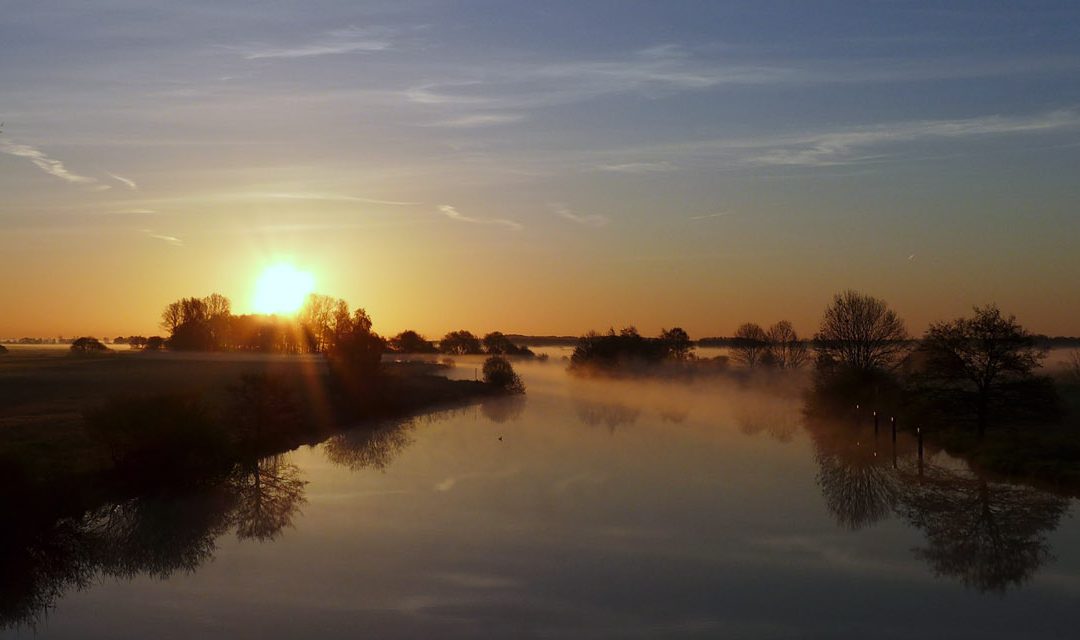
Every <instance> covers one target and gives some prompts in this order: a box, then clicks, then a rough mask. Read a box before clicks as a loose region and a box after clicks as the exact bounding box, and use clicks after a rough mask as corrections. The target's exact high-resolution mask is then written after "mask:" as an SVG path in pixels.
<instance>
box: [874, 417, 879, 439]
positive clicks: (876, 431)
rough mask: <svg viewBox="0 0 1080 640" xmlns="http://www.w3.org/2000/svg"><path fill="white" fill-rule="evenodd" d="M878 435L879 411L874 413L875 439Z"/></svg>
mask: <svg viewBox="0 0 1080 640" xmlns="http://www.w3.org/2000/svg"><path fill="white" fill-rule="evenodd" d="M877 434H878V414H877V411H875V412H874V437H875V438H876V437H877Z"/></svg>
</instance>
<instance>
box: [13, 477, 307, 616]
mask: <svg viewBox="0 0 1080 640" xmlns="http://www.w3.org/2000/svg"><path fill="white" fill-rule="evenodd" d="M196 486H198V488H197V489H194V490H190V489H189V490H180V489H160V490H158V491H157V492H155V493H152V494H148V495H141V496H136V497H132V498H127V499H125V500H121V501H117V502H110V503H107V504H105V505H102V506H99V507H96V508H93V509H90V510H87V511H83V512H81V513H79V514H77V515H66V516H60V517H57V516H56V515H53V514H49V513H47V512H41V511H38V509H37V508H36V506H35V505H33V504H31V503H28V502H26V501H22V500H20V501H19V502H17V503H15V505H14V506H12V505H7V506H9V507H11V508H10V509H9V511H14V512H19V513H21V514H23V515H24V517H21V518H16V519H15V522H14V524H12V525H10V526H6V527H4V528H3V529H0V575H2V576H3V580H2V581H0V629H2V628H7V627H15V626H29V627H32V628H33V627H35V626H36V625H37V624H38V623H39V622H40V621H41V619H42V618H43V617H44V616H45V614H46V613H47V612H48V610H49V608H51V607H52V606H53V603H54V602H55V601H56V600H57V599H58V598H60V597H61V596H63V595H64V594H65V593H66V592H68V591H70V590H72V589H81V588H84V587H86V586H88V585H89V584H91V583H92V582H93V580H94V579H95V578H96V577H98V576H110V577H116V578H122V579H131V578H135V577H137V576H139V575H149V576H151V577H154V578H159V579H165V578H168V577H169V576H171V575H173V574H174V573H176V572H193V571H195V569H196V568H198V567H199V566H200V565H201V564H202V563H204V562H206V561H207V560H209V559H210V558H211V557H212V556H213V554H214V552H215V551H216V550H217V540H218V538H220V536H222V535H224V534H226V533H227V532H228V531H229V530H230V529H232V530H235V532H236V535H237V537H238V538H240V539H242V540H247V539H254V540H260V541H265V540H272V539H274V538H275V537H277V536H278V535H279V534H280V532H281V530H282V529H283V528H285V527H287V526H290V525H291V523H292V519H293V517H294V516H295V515H296V514H297V513H298V512H299V508H300V506H301V505H302V504H303V503H304V501H305V498H304V491H305V486H306V482H305V481H304V480H302V479H301V477H300V469H299V468H298V467H297V466H296V465H293V464H288V463H286V462H284V460H283V459H282V457H281V456H271V457H268V458H264V459H262V460H259V461H257V462H252V463H247V464H241V465H237V466H236V467H235V468H234V469H233V470H232V471H231V472H230V473H229V474H227V475H226V476H225V477H224V478H216V479H207V480H206V481H204V482H199V483H197V485H196Z"/></svg>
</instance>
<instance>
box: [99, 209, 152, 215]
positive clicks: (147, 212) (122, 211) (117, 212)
mask: <svg viewBox="0 0 1080 640" xmlns="http://www.w3.org/2000/svg"><path fill="white" fill-rule="evenodd" d="M109 213H111V214H115V215H118V216H136V215H150V214H154V213H157V211H155V210H153V209H140V208H133V209H115V210H113V211H109Z"/></svg>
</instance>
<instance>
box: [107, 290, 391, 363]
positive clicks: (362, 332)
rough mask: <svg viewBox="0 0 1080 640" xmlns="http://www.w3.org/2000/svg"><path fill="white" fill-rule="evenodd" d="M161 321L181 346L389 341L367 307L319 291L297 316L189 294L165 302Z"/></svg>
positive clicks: (332, 345)
mask: <svg viewBox="0 0 1080 640" xmlns="http://www.w3.org/2000/svg"><path fill="white" fill-rule="evenodd" d="M161 325H162V327H163V328H165V329H166V330H168V331H169V338H168V339H167V340H165V346H167V347H168V348H169V349H172V350H176V351H261V352H273V353H332V352H336V351H338V352H339V351H342V350H346V349H355V348H357V345H358V344H359V343H365V344H366V343H372V344H369V345H368V344H366V346H365V349H370V348H371V347H373V346H375V345H374V343H378V345H379V349H378V350H379V352H380V353H381V351H382V349H383V348H384V347H385V342H384V341H383V340H382V338H379V337H378V336H376V335H375V334H374V333H372V331H371V325H372V322H371V317H370V316H369V315H368V314H367V312H366V311H364V310H363V309H359V308H358V309H355V310H350V309H349V305H348V303H346V302H345V301H344V300H341V299H335V298H331V297H329V296H323V295H318V294H312V295H311V296H309V297H308V299H307V301H306V302H305V304H304V306H303V308H302V309H301V310H300V312H299V313H298V314H297V316H296V318H295V319H289V318H281V317H278V316H263V315H233V313H232V304H231V303H230V301H229V299H228V298H226V297H225V296H222V295H221V294H217V293H214V294H211V295H209V296H207V297H205V298H183V299H181V300H177V301H176V302H173V303H171V304H169V305H168V306H166V307H165V309H164V310H163V311H162V313H161ZM131 340H132V339H131V338H128V342H129V344H130V343H131ZM151 340H152V339H151ZM149 346H150V344H149V340H148V342H147V347H149Z"/></svg>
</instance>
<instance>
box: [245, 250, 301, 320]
mask: <svg viewBox="0 0 1080 640" xmlns="http://www.w3.org/2000/svg"><path fill="white" fill-rule="evenodd" d="M314 290H315V277H314V276H313V275H311V274H310V273H309V272H307V271H301V270H299V269H297V268H296V267H294V266H293V265H291V264H288V263H278V264H273V265H270V266H269V267H267V268H266V269H263V272H262V273H261V274H259V279H258V280H256V281H255V301H254V303H253V304H252V307H253V308H254V310H255V312H256V313H266V314H271V313H274V314H281V315H290V314H293V313H296V312H297V311H299V310H300V307H302V306H303V305H304V300H305V299H307V297H308V294H310V293H311V292H312V291H314Z"/></svg>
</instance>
